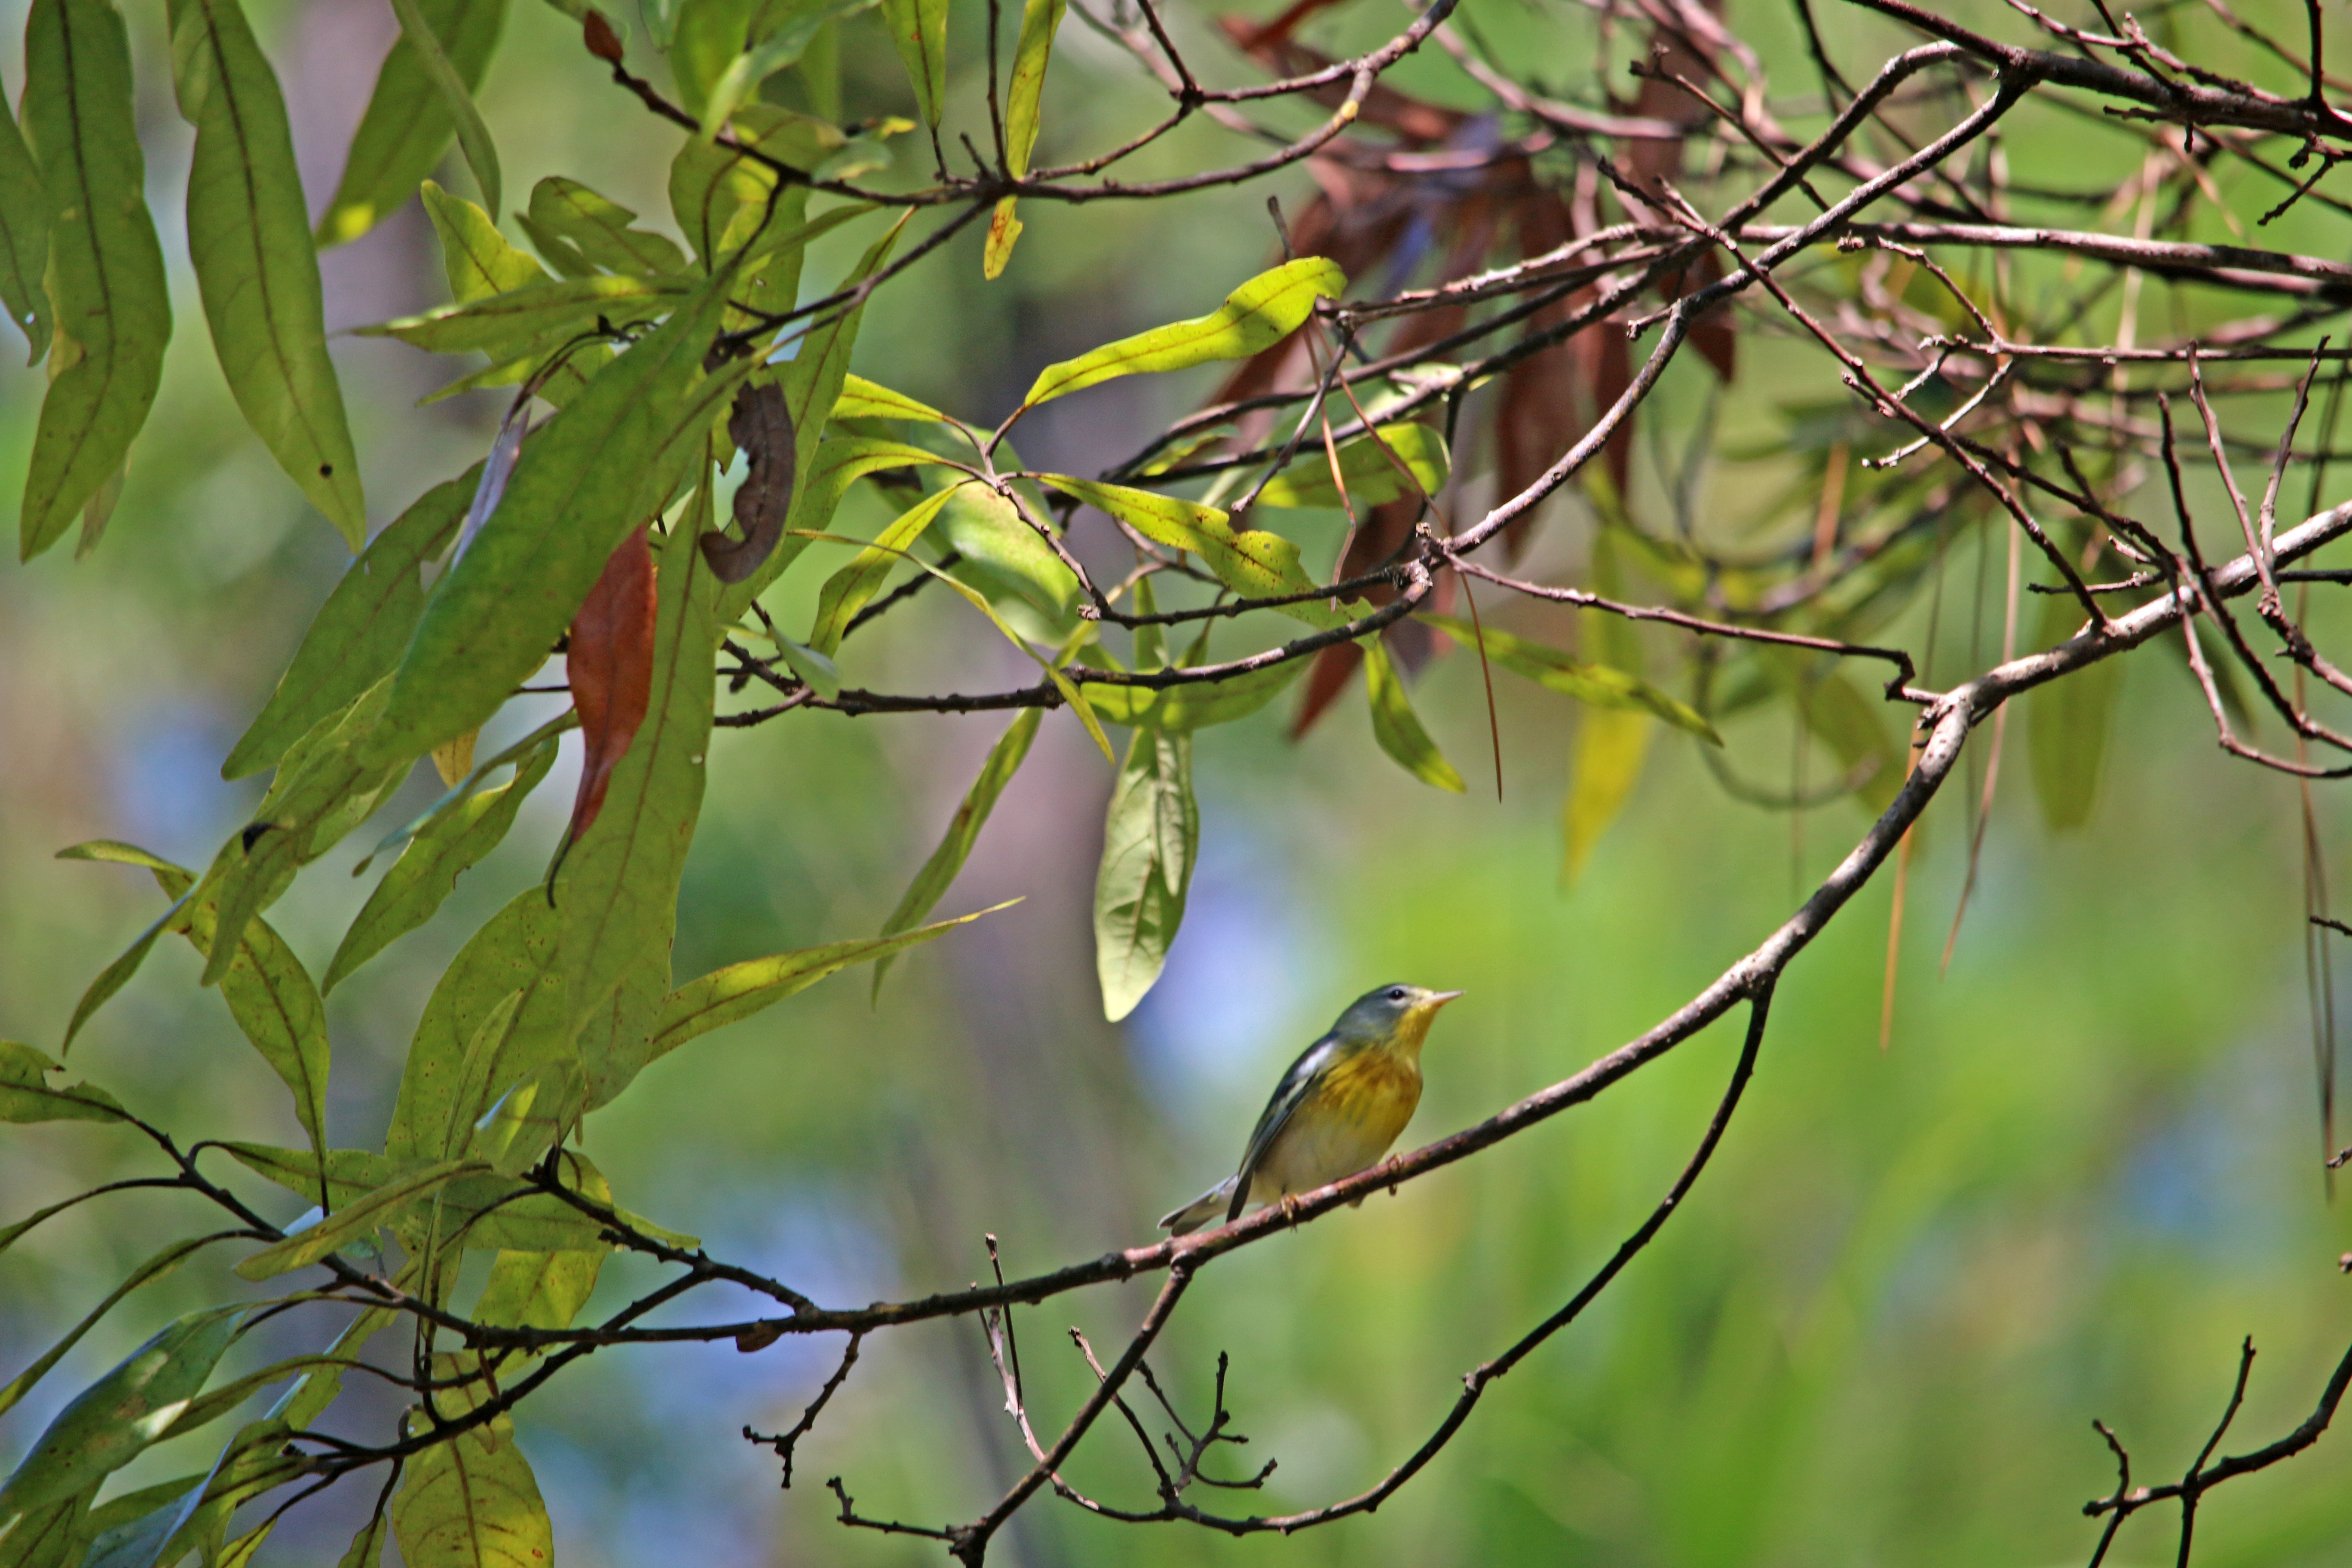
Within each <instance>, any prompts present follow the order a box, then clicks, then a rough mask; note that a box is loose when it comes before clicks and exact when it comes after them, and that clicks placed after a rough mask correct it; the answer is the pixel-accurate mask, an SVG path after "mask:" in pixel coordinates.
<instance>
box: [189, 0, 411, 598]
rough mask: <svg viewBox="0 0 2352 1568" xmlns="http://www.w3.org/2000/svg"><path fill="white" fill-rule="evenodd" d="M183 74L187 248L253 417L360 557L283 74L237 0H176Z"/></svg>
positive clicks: (353, 459) (225, 367) (352, 486)
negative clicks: (190, 144) (187, 130)
mask: <svg viewBox="0 0 2352 1568" xmlns="http://www.w3.org/2000/svg"><path fill="white" fill-rule="evenodd" d="M168 9H169V13H170V18H171V27H172V81H173V89H174V90H175V91H176V92H177V93H178V95H179V102H180V112H181V114H182V115H183V116H184V117H185V118H186V120H187V121H188V123H190V124H191V125H193V126H194V127H195V128H196V142H195V148H194V153H193V154H192V156H191V161H190V163H189V165H188V254H189V257H190V258H191V259H192V260H194V263H195V270H196V287H197V290H198V292H199V293H200V294H201V295H202V296H203V298H204V303H205V319H206V320H207V321H209V322H210V323H211V326H212V334H213V348H214V350H215V352H216V353H218V354H219V356H220V363H221V374H222V376H223V377H224V378H225V379H226V381H227V382H228V387H229V391H230V393H231V394H232V395H235V397H236V405H237V408H238V409H239V411H241V412H242V413H243V414H244V415H245V422H246V423H247V425H250V426H252V427H253V432H254V434H255V435H257V436H258V437H261V444H262V445H263V446H265V447H268V448H269V454H270V456H271V457H273V458H277V459H278V467H279V468H284V469H285V470H286V472H287V474H288V476H289V478H291V479H293V481H294V482H295V484H297V485H298V486H299V487H300V488H301V490H302V493H303V494H304V495H305V496H307V497H309V498H310V504H311V505H313V506H315V507H317V508H318V509H319V510H320V511H322V512H324V513H325V514H326V516H327V521H330V522H331V523H333V524H334V525H335V527H336V529H337V530H338V531H341V534H342V536H343V541H344V542H345V543H347V544H349V545H350V546H351V547H352V551H353V552H357V551H358V550H359V548H360V546H361V545H362V543H363V542H365V541H366V539H367V503H366V502H365V500H362V496H361V493H360V469H359V458H358V456H357V454H356V453H354V452H353V451H352V433H351V429H350V427H349V426H348V425H347V424H346V423H345V421H344V417H343V392H342V386H341V384H340V383H339V382H337V381H336V379H335V367H334V363H333V362H332V361H331V360H329V359H328V357H327V328H326V318H325V315H324V310H323V306H322V304H321V302H320V288H319V259H318V257H317V255H316V254H315V253H314V252H313V251H312V249H311V244H310V210H309V208H308V207H307V206H306V205H304V203H303V199H302V179H301V176H300V174H299V173H297V172H296V169H295V166H294V138H293V133H292V132H291V131H289V129H288V126H287V122H286V100H285V99H284V98H283V97H282V96H281V95H280V94H279V92H278V76H277V73H276V72H275V71H272V70H271V69H270V68H269V62H268V60H267V59H266V58H263V57H262V53H261V46H260V45H259V44H257V42H255V40H254V37H253V29H252V27H251V26H248V25H247V22H246V19H245V13H244V11H243V10H242V9H240V8H239V6H238V5H237V0H170V4H169V6H168Z"/></svg>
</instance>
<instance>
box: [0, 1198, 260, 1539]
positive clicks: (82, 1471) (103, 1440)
mask: <svg viewBox="0 0 2352 1568" xmlns="http://www.w3.org/2000/svg"><path fill="white" fill-rule="evenodd" d="M180 1245H181V1246H182V1247H185V1246H186V1245H187V1244H185V1243H182V1244H180ZM244 1311H245V1309H244V1308H243V1307H242V1306H236V1307H217V1308H215V1309H213V1310H210V1311H203V1312H191V1313H189V1314H188V1315H187V1316H186V1317H184V1318H182V1319H180V1320H179V1321H177V1322H174V1323H173V1324H172V1326H171V1327H169V1328H167V1329H165V1330H163V1331H162V1332H161V1333H159V1334H157V1335H156V1336H155V1337H154V1338H153V1339H152V1340H149V1341H148V1342H146V1343H145V1344H143V1345H142V1346H140V1347H139V1348H138V1349H137V1350H135V1351H133V1352H131V1354H130V1355H129V1357H127V1358H126V1359H125V1360H124V1361H123V1362H122V1363H121V1364H120V1365H118V1366H116V1367H115V1368H114V1370H113V1371H111V1372H110V1373H107V1374H106V1375H105V1376H103V1377H101V1378H100V1379H99V1380H98V1381H97V1382H96V1383H93V1384H90V1385H89V1387H88V1388H86V1389H84V1390H83V1391H82V1392H81V1393H80V1394H77V1395H76V1396H75V1397H74V1400H73V1403H72V1404H70V1405H67V1406H66V1407H65V1408H64V1409H63V1410H61V1411H59V1412H58V1416H57V1419H56V1420H54V1421H51V1422H50V1423H49V1425H48V1429H47V1431H45V1432H43V1433H42V1434H41V1436H40V1437H39V1439H38V1440H37V1441H36V1442H35V1443H34V1445H33V1447H32V1451H31V1452H30V1453H28V1454H26V1456H25V1459H24V1462H23V1463H22V1464H20V1465H18V1466H17V1467H16V1474H14V1475H13V1476H11V1477H9V1478H8V1484H7V1485H6V1486H5V1487H0V1519H7V1518H10V1517H12V1516H13V1515H15V1514H16V1513H18V1512H19V1511H24V1510H32V1509H36V1508H39V1507H42V1506H43V1505H45V1504H47V1503H52V1502H55V1501H57V1500H58V1499H60V1498H66V1497H71V1496H72V1495H73V1494H75V1493H76V1492H79V1491H80V1490H81V1489H83V1488H84V1487H87V1486H90V1485H92V1484H94V1483H96V1482H97V1481H99V1480H100V1479H102V1478H104V1477H106V1476H109V1475H111V1474H112V1473H114V1472H115V1471H116V1470H119V1469H121V1468H122V1467H123V1466H125V1465H127V1464H129V1463H130V1462H131V1460H132V1459H134V1458H138V1457H139V1454H140V1453H141V1451H142V1450H143V1449H144V1448H145V1447H147V1446H148V1445H149V1444H150V1443H152V1442H153V1441H155V1439H156V1438H157V1436H160V1435H161V1434H162V1433H163V1429H164V1428H165V1427H167V1426H170V1425H171V1424H172V1422H173V1419H174V1418H176V1417H177V1416H178V1415H179V1414H180V1412H181V1411H182V1410H184V1409H185V1408H186V1407H187V1405H188V1402H189V1401H191V1400H193V1399H194V1397H195V1396H196V1394H198V1393H199V1392H200V1391H202V1389H203V1388H204V1385H205V1379H206V1378H208V1377H210V1376H211V1375H212V1370H213V1368H214V1366H215V1364H217V1363H219V1361H220V1358H221V1355H222V1353H223V1352H226V1350H227V1349H228V1347H229V1345H230V1343H231V1342H233V1341H234V1340H235V1339H236V1336H237V1331H238V1321H237V1320H238V1319H239V1318H241V1317H242V1316H243V1315H244ZM19 1381H20V1382H21V1381H22V1380H21V1379H19ZM11 1386H12V1387H14V1385H13V1384H12V1385H11ZM14 1403H15V1401H14V1400H13V1399H11V1398H8V1397H7V1396H6V1395H5V1394H0V1409H5V1408H6V1406H7V1405H11V1404H14Z"/></svg>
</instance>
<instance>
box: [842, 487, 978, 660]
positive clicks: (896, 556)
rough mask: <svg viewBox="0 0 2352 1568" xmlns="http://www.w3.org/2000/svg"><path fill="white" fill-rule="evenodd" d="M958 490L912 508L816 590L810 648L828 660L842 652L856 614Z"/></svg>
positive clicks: (945, 491)
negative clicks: (845, 635) (843, 642)
mask: <svg viewBox="0 0 2352 1568" xmlns="http://www.w3.org/2000/svg"><path fill="white" fill-rule="evenodd" d="M957 488H959V487H955V486H950V488H949V489H943V490H934V491H932V492H931V493H930V494H929V495H927V496H925V497H924V498H923V499H922V500H919V501H917V502H916V503H915V504H914V505H913V506H911V507H908V509H907V510H905V511H904V512H902V513H900V514H899V516H898V518H897V519H896V520H894V521H892V522H891V523H890V525H889V526H888V527H887V528H885V529H884V530H883V531H881V532H880V533H878V534H877V535H876V536H875V539H874V542H873V543H872V544H870V545H868V546H867V547H866V549H864V550H861V551H859V552H857V557H856V559H855V560H853V561H852V562H850V563H849V564H848V565H846V566H844V567H843V568H842V569H841V570H840V571H838V572H835V574H833V575H832V576H830V577H828V578H826V579H825V580H824V587H823V588H822V589H821V590H819V591H818V594H817V600H816V620H815V623H814V625H813V626H810V628H809V636H808V645H809V647H813V648H814V649H815V650H816V651H817V652H819V653H821V654H824V655H825V656H826V657H827V658H830V657H832V656H833V655H834V654H835V652H837V651H839V649H840V647H841V638H842V634H843V633H845V632H846V631H847V630H848V629H849V622H850V619H851V617H852V616H856V614H857V612H858V611H860V610H862V609H864V608H865V607H866V605H867V604H868V603H869V602H870V601H871V600H872V599H873V597H874V595H876V594H877V593H879V592H880V591H881V589H882V584H883V580H884V579H885V578H887V577H888V576H889V575H890V569H891V568H892V567H894V566H896V565H898V563H899V562H901V561H903V560H905V559H906V555H907V552H908V551H909V550H910V549H912V548H913V547H914V543H915V541H917V540H918V539H920V538H921V537H922V536H923V534H924V532H925V531H927V530H929V528H930V526H931V520H932V519H933V518H936V517H937V516H939V515H940V508H941V507H943V506H945V505H946V504H947V502H948V498H949V497H950V496H952V495H953V494H955V492H956V489H957Z"/></svg>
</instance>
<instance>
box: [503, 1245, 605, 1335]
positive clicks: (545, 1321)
mask: <svg viewBox="0 0 2352 1568" xmlns="http://www.w3.org/2000/svg"><path fill="white" fill-rule="evenodd" d="M602 1268H604V1253H603V1252H601V1251H596V1252H514V1251H504V1252H500V1253H499V1255H498V1257H497V1258H494V1259H492V1260H491V1263H490V1278H489V1280H488V1283H487V1284H485V1285H484V1286H483V1287H482V1296H481V1300H478V1301H477V1302H476V1303H475V1304H474V1310H473V1314H472V1316H473V1320H474V1321H476V1322H478V1323H493V1324H497V1325H499V1326H501V1327H506V1328H519V1329H568V1328H570V1327H571V1326H572V1319H574V1318H576V1317H578V1316H579V1315H580V1309H581V1308H583V1307H584V1306H586V1305H587V1304H588V1298H589V1296H590V1294H591V1293H593V1291H594V1290H595V1289H596V1275H597V1273H598V1271H599V1270H601V1269H602Z"/></svg>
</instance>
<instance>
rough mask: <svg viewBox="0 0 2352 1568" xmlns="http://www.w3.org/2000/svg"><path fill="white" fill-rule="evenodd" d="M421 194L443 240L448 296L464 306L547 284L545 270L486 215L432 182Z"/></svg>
mask: <svg viewBox="0 0 2352 1568" xmlns="http://www.w3.org/2000/svg"><path fill="white" fill-rule="evenodd" d="M422 194H423V195H424V197H425V214H426V216H429V217H431V218H432V220H433V232H434V233H436V234H437V235H439V236H440V237H441V267H442V270H443V271H445V272H446V274H447V275H448V278H449V295H450V298H452V299H454V300H457V302H458V303H459V304H464V303H466V302H467V300H486V299H488V298H489V297H490V296H491V295H493V294H504V293H508V292H509V291H511V290H513V289H520V288H522V287H523V286H525V285H526V284H530V283H544V282H546V281H547V268H543V267H541V265H540V264H539V263H538V262H536V261H534V260H532V259H531V258H530V255H529V253H527V252H525V251H522V250H520V249H518V248H517V247H514V246H512V245H510V244H509V243H508V241H507V237H506V236H505V235H502V234H500V233H499V226H498V224H497V222H496V221H495V220H494V219H492V218H491V216H490V215H489V214H488V213H486V212H484V211H483V210H482V209H481V208H480V207H478V206H476V205H474V204H473V203H471V202H469V201H467V199H466V198H465V197H463V196H458V195H450V194H449V193H448V192H447V191H445V190H443V189H442V188H441V187H440V186H439V185H436V184H434V183H433V182H432V181H430V180H427V181H425V184H424V185H423V187H422Z"/></svg>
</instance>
